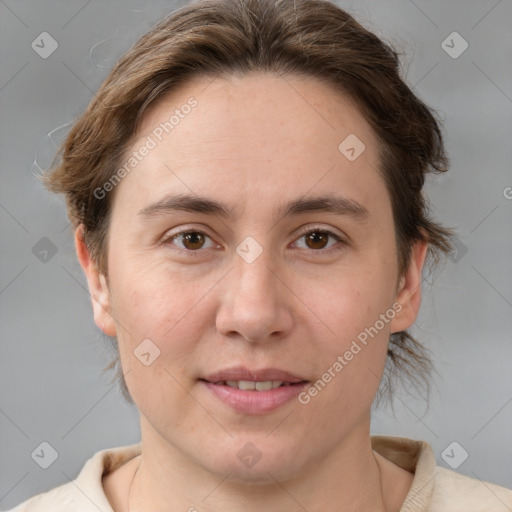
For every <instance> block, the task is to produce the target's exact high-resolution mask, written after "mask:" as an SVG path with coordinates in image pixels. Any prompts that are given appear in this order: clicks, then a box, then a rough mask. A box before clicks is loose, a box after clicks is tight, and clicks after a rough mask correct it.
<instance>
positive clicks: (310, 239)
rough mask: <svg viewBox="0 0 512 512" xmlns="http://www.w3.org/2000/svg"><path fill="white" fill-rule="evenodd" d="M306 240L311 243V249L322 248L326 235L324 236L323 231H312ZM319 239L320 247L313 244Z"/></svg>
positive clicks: (324, 244)
mask: <svg viewBox="0 0 512 512" xmlns="http://www.w3.org/2000/svg"><path fill="white" fill-rule="evenodd" d="M307 240H308V242H312V243H313V247H311V248H312V249H322V248H324V247H325V246H326V244H327V237H326V236H325V233H323V232H322V231H314V232H313V233H310V234H309V235H308V237H307ZM319 241H320V247H318V246H317V245H315V244H318V242H319ZM308 245H309V243H308Z"/></svg>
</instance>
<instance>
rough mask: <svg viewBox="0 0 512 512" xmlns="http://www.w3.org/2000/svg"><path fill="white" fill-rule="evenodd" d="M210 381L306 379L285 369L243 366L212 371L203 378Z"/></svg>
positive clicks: (293, 382)
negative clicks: (258, 368) (251, 368)
mask: <svg viewBox="0 0 512 512" xmlns="http://www.w3.org/2000/svg"><path fill="white" fill-rule="evenodd" d="M202 380H206V381H208V382H221V381H227V380H231V381H239V380H247V381H251V382H266V381H272V380H273V381H281V382H290V383H292V384H295V383H298V382H304V381H305V380H306V379H303V378H302V377H298V376H297V375H293V374H292V373H290V372H287V371H285V370H279V369H277V368H264V369H262V370H250V369H248V368H245V367H243V366H237V367H233V368H226V369H224V370H220V371H218V372H215V373H211V374H209V375H207V376H205V377H203V378H202Z"/></svg>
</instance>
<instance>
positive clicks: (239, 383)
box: [200, 379, 307, 391]
mask: <svg viewBox="0 0 512 512" xmlns="http://www.w3.org/2000/svg"><path fill="white" fill-rule="evenodd" d="M200 380H203V379H200ZM204 382H210V381H207V380H204ZM306 382H307V381H300V382H283V381H281V380H264V381H252V380H220V381H218V382H210V383H211V384H215V385H216V386H229V387H230V388H235V389H239V390H241V391H270V390H272V389H277V388H280V387H283V386H296V385H297V384H302V383H306Z"/></svg>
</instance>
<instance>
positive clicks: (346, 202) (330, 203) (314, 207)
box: [138, 194, 369, 222]
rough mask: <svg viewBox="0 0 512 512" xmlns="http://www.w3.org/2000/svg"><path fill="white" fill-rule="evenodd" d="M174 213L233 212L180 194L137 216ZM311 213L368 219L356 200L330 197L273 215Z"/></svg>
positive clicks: (289, 206) (229, 216)
mask: <svg viewBox="0 0 512 512" xmlns="http://www.w3.org/2000/svg"><path fill="white" fill-rule="evenodd" d="M174 211H184V212H190V213H203V214H207V215H215V216H219V217H222V218H224V219H232V218H233V217H234V213H235V209H234V208H229V207H227V206H225V205H223V204H221V203H219V202H217V201H214V200H212V199H209V198H207V197H201V196H197V195H187V194H180V195H167V196H164V197H163V198H162V199H160V200H158V201H156V202H155V203H152V204H150V205H148V206H146V207H145V208H143V209H142V210H140V211H139V212H138V215H140V216H142V217H145V218H152V217H156V216H160V215H165V214H168V213H172V212H174ZM312 212H326V213H334V214H336V215H343V216H346V217H349V218H352V219H354V220H357V221H361V222H362V221H364V220H366V219H367V218H368V216H369V211H368V210H367V209H366V208H365V207H364V206H363V205H361V204H360V203H358V202H357V201H355V200H353V199H350V198H347V197H344V196H334V195H324V196H317V197H308V198H300V199H294V200H292V201H289V202H288V203H285V204H284V205H282V206H281V207H280V209H279V211H278V213H277V216H278V217H279V218H281V217H286V216H294V215H301V214H304V213H312Z"/></svg>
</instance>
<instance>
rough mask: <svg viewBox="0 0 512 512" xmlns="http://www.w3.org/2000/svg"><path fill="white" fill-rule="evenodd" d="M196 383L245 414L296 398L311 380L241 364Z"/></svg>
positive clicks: (262, 410)
mask: <svg viewBox="0 0 512 512" xmlns="http://www.w3.org/2000/svg"><path fill="white" fill-rule="evenodd" d="M199 382H200V383H201V384H202V385H203V386H205V387H206V389H207V390H208V391H209V395H210V397H212V395H213V397H212V398H215V399H216V400H220V401H221V402H222V403H223V404H225V405H227V406H229V408H230V409H234V410H235V411H238V412H242V413H245V414H266V413H269V412H271V411H274V410H276V409H278V408H280V407H282V406H284V405H285V404H286V403H288V402H290V401H291V400H292V399H293V398H295V397H296V396H297V395H298V394H299V393H300V392H301V391H302V390H303V389H304V387H305V386H306V385H308V384H309V383H310V381H308V380H306V379H303V378H302V377H299V376H297V375H293V374H292V373H290V372H287V371H284V370H278V369H274V368H271V369H263V370H249V369H247V368H244V367H238V368H231V369H227V370H223V371H220V372H217V373H214V374H211V375H208V376H206V377H204V378H200V379H199Z"/></svg>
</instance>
